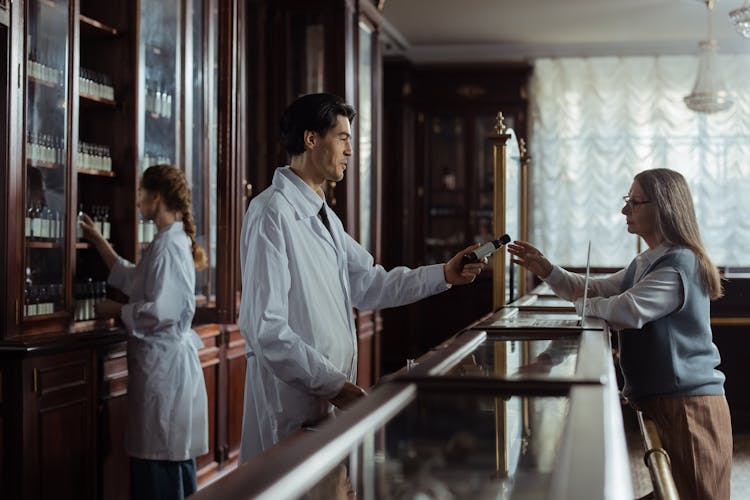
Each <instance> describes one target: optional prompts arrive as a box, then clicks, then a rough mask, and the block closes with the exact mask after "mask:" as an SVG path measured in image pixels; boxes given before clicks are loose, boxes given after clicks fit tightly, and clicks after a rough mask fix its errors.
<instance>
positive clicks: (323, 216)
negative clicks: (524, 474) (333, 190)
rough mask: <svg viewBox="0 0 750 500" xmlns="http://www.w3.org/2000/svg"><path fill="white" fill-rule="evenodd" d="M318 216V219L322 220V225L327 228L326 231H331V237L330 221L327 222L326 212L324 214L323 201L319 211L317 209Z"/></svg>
mask: <svg viewBox="0 0 750 500" xmlns="http://www.w3.org/2000/svg"><path fill="white" fill-rule="evenodd" d="M318 217H320V220H321V221H323V225H324V226H325V227H326V229H328V232H329V233H331V238H333V231H331V223H330V222H328V214H326V206H325V203H324V204H323V206H322V207H320V211H318Z"/></svg>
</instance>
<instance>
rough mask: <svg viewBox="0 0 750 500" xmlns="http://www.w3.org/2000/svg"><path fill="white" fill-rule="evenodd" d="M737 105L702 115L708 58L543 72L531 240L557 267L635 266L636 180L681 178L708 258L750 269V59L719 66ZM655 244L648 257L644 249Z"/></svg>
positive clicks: (539, 70)
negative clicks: (699, 101) (631, 228)
mask: <svg viewBox="0 0 750 500" xmlns="http://www.w3.org/2000/svg"><path fill="white" fill-rule="evenodd" d="M720 62H721V68H722V70H723V73H724V75H725V77H726V78H725V80H726V84H727V88H728V89H729V90H731V91H733V92H734V93H735V103H734V106H733V107H732V108H731V109H730V110H728V111H725V112H722V113H718V114H714V115H703V114H697V113H694V112H693V111H690V110H689V109H687V107H686V106H685V104H684V102H683V100H682V98H683V97H684V96H685V95H687V94H689V93H690V90H691V89H692V85H693V82H694V80H695V74H696V71H697V58H696V57H689V56H670V57H622V58H620V57H611V58H586V59H580V58H564V59H540V60H538V61H536V63H535V68H534V77H533V80H532V88H531V90H532V91H531V140H530V154H531V156H532V163H531V170H530V179H531V184H530V185H531V189H530V191H531V193H530V194H531V203H530V205H529V206H530V207H532V209H531V210H532V214H531V217H532V220H531V233H530V239H531V241H532V243H534V244H535V245H537V246H538V247H539V248H540V249H541V250H542V251H543V252H544V253H545V254H546V255H547V256H548V257H549V258H550V260H551V261H552V262H555V263H558V264H562V265H577V266H581V265H584V264H585V259H586V255H585V254H586V250H585V248H586V242H587V241H588V240H589V239H590V240H591V242H592V248H591V264H592V265H598V266H624V265H627V263H629V262H630V260H631V259H632V258H633V257H634V256H635V255H636V252H637V239H636V237H635V236H633V235H630V234H628V232H627V229H626V226H625V217H624V216H623V215H622V214H621V213H620V210H621V209H622V206H623V203H622V196H624V195H626V194H628V189H629V188H630V185H631V183H632V180H633V176H634V175H635V174H636V173H638V172H639V171H641V170H645V169H647V168H656V167H666V168H671V169H673V170H677V171H679V172H681V173H682V174H683V175H684V176H685V177H686V178H687V181H688V183H689V184H690V188H691V191H692V194H693V201H694V202H695V206H696V212H697V215H698V223H699V225H700V228H701V232H702V236H703V241H704V244H705V245H706V247H707V249H708V251H709V255H710V256H711V258H712V259H713V260H714V262H715V263H716V264H718V265H729V266H733V267H734V266H748V265H750V113H749V111H750V56H728V55H722V56H720ZM645 248H646V245H645V243H643V244H642V249H645Z"/></svg>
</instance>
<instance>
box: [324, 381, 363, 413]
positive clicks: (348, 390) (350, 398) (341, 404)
mask: <svg viewBox="0 0 750 500" xmlns="http://www.w3.org/2000/svg"><path fill="white" fill-rule="evenodd" d="M365 396H367V393H366V392H365V390H364V389H362V388H361V387H359V386H358V385H354V384H352V383H351V382H346V383H345V384H344V387H342V388H341V390H340V391H339V393H338V394H336V396H334V397H333V398H331V399H330V400H329V401H330V403H331V404H332V405H333V406H335V407H336V408H338V409H340V410H343V409H345V408H346V407H348V406H351V405H353V404H354V403H355V402H356V401H357V400H358V399H359V398H363V397H365Z"/></svg>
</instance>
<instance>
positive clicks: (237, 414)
mask: <svg viewBox="0 0 750 500" xmlns="http://www.w3.org/2000/svg"><path fill="white" fill-rule="evenodd" d="M228 333H229V344H228V346H227V356H226V359H227V389H226V394H227V403H226V409H227V414H226V422H227V424H226V425H227V447H228V459H229V460H230V461H234V460H237V458H238V455H239V452H240V444H241V441H242V416H243V414H244V410H245V372H246V368H247V366H246V365H247V363H246V361H245V340H244V339H243V338H242V335H241V334H240V331H239V329H238V328H236V327H235V328H233V329H231V330H229V331H228Z"/></svg>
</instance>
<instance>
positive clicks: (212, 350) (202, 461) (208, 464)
mask: <svg viewBox="0 0 750 500" xmlns="http://www.w3.org/2000/svg"><path fill="white" fill-rule="evenodd" d="M195 331H196V332H197V333H198V335H200V337H201V340H202V341H203V344H204V347H203V349H201V350H200V351H199V353H198V354H199V356H200V360H201V367H202V368H203V378H204V379H205V383H206V396H207V398H208V453H206V454H205V455H202V456H200V457H197V458H196V465H197V467H198V481H199V482H202V481H204V480H205V479H206V478H207V477H209V476H210V475H211V474H213V473H214V472H216V470H217V469H218V468H219V460H220V456H219V455H218V452H217V447H216V446H217V444H216V435H217V419H216V416H217V406H218V394H219V392H220V391H221V388H220V387H219V369H220V361H221V359H220V356H221V349H220V348H219V345H218V344H219V336H220V335H221V327H220V326H219V325H215V324H214V325H203V326H200V327H196V328H195Z"/></svg>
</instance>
